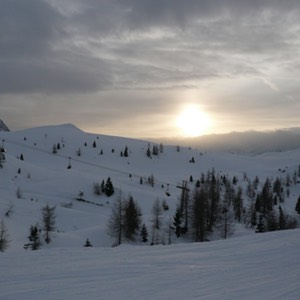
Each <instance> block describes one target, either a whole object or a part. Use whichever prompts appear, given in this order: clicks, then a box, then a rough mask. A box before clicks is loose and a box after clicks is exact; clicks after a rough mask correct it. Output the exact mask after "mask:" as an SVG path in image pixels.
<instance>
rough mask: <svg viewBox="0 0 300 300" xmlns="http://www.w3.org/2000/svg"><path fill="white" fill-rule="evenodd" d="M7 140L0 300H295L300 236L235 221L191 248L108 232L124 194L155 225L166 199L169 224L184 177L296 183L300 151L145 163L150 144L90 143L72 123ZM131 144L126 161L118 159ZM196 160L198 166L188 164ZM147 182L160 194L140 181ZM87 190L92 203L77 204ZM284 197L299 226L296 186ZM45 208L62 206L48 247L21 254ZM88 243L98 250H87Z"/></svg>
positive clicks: (166, 156)
mask: <svg viewBox="0 0 300 300" xmlns="http://www.w3.org/2000/svg"><path fill="white" fill-rule="evenodd" d="M94 142H95V144H96V145H95V147H94V145H93V144H94ZM0 143H2V146H3V147H5V149H6V153H5V156H6V161H5V162H4V163H3V168H1V169H0V220H1V219H2V220H3V221H4V222H5V226H6V228H7V231H8V234H9V240H10V241H9V247H8V249H7V250H6V251H5V252H3V253H0V278H1V280H0V291H1V294H0V299H1V300H2V299H3V300H7V299H18V300H19V299H54V300H56V299H112V300H114V299H123V300H125V299H216V300H218V299H232V300H234V299H255V300H256V299H263V300H268V299H270V300H271V299H292V300H293V299H295V300H299V299H300V283H299V278H300V250H299V249H300V229H295V230H284V231H277V232H272V233H263V234H256V233H254V230H253V229H249V228H245V226H244V225H243V224H236V230H235V233H234V235H233V236H232V237H231V238H230V239H227V240H220V239H219V238H218V237H217V236H212V237H210V240H211V241H210V242H205V243H191V242H190V241H186V240H184V239H177V238H176V236H175V235H173V236H172V244H171V245H165V246H162V245H159V246H150V245H149V243H146V244H143V243H141V242H139V241H137V242H135V243H131V244H122V245H121V246H119V247H116V248H112V247H111V246H112V244H113V240H112V239H111V238H110V237H109V236H108V235H107V222H108V219H109V216H110V214H111V210H112V205H113V203H114V200H115V199H116V198H117V197H118V194H119V193H120V192H122V193H123V194H124V195H125V196H127V195H129V194H130V195H132V196H133V198H134V200H135V201H137V202H138V204H139V206H140V208H141V211H142V218H143V223H145V224H146V225H147V226H148V227H149V228H150V227H151V218H152V216H151V209H152V206H153V203H154V201H155V200H156V199H160V200H161V201H163V200H165V201H166V202H167V204H168V205H169V210H168V211H165V212H164V213H163V220H164V226H165V227H168V224H169V223H170V220H172V217H173V216H174V212H175V209H176V205H177V204H178V199H179V197H180V193H181V189H178V186H181V185H182V182H183V180H186V181H189V178H190V176H192V177H193V178H195V179H198V178H200V174H201V173H202V172H203V173H206V172H207V171H208V170H212V169H215V170H216V172H217V173H218V174H220V175H222V174H224V175H228V176H231V178H232V177H233V176H236V177H237V178H238V179H239V184H241V185H242V187H243V188H244V189H246V182H244V181H243V178H244V177H245V174H247V176H248V177H249V178H251V179H254V177H255V176H259V177H260V179H261V182H263V181H264V179H265V178H266V177H269V178H272V179H275V178H276V177H282V178H285V176H286V175H287V174H290V176H291V177H292V175H293V173H294V172H295V171H297V170H298V167H299V165H300V149H296V150H291V151H286V152H273V153H263V154H260V155H253V156H250V155H237V154H232V153H205V152H201V150H196V149H189V148H183V147H182V148H181V149H180V151H177V147H175V146H164V150H163V153H160V154H159V155H158V156H153V157H152V158H151V159H150V158H148V157H147V156H146V150H147V148H148V147H149V143H148V142H147V141H139V140H132V139H125V138H119V137H110V136H102V135H94V134H89V133H85V132H82V131H81V130H79V129H78V128H76V127H75V126H73V125H61V126H46V127H40V128H33V129H29V130H25V131H19V132H0ZM58 144H59V145H60V147H59V148H60V149H57V153H56V154H53V153H52V152H53V145H58ZM152 145H153V144H152V143H151V145H150V147H152ZM126 146H128V149H129V156H128V157H124V156H121V155H120V153H121V152H122V151H124V149H125V147H126ZM79 149H80V152H81V155H80V156H78V151H79ZM21 157H22V159H21ZM192 157H193V158H194V159H195V163H190V160H191V158H192ZM69 164H71V168H68V165H69ZM151 175H153V176H154V178H155V185H154V186H153V187H152V186H150V185H149V184H147V183H145V182H146V181H147V178H148V177H149V176H151ZM108 177H111V179H112V182H113V184H114V187H115V191H116V192H115V194H114V195H113V196H112V197H109V198H108V197H106V196H103V195H101V196H96V195H95V194H94V193H93V184H94V183H95V182H101V181H102V180H106V179H107V178H108ZM141 178H142V179H143V181H144V184H140V180H141ZM193 184H194V183H193ZM166 191H168V192H169V195H170V196H168V195H167V194H166ZM80 193H82V195H84V196H83V197H84V199H85V200H87V202H79V201H77V200H76V198H78V195H79V194H80ZM289 193H290V195H289V197H287V198H286V199H285V202H284V203H282V204H281V205H282V207H283V209H284V211H285V212H287V213H288V214H290V215H291V216H293V217H294V218H296V219H297V220H298V222H299V215H297V213H296V212H295V204H296V200H297V198H298V197H299V195H300V184H292V185H291V186H290V187H289ZM46 204H49V205H50V206H55V207H56V224H55V226H56V231H55V232H54V233H53V234H52V242H51V243H50V244H49V245H47V244H45V243H44V244H43V245H42V247H41V249H40V250H38V251H30V250H24V248H23V246H24V244H26V243H28V235H29V228H30V226H31V225H35V224H37V223H41V209H42V208H43V207H44V206H45V205H46ZM244 205H245V206H247V203H244ZM8 210H10V216H9V217H7V216H6V213H7V211H8ZM87 238H89V239H90V240H91V242H92V244H93V247H92V248H84V247H83V244H84V242H85V241H86V239H87Z"/></svg>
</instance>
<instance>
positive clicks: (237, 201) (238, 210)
mask: <svg viewBox="0 0 300 300" xmlns="http://www.w3.org/2000/svg"><path fill="white" fill-rule="evenodd" d="M242 193H243V192H242V188H241V187H238V190H237V192H236V194H235V197H234V199H233V208H234V216H235V219H236V220H237V221H238V222H241V219H242V213H243V198H242Z"/></svg>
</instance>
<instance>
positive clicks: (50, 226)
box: [42, 204, 56, 244]
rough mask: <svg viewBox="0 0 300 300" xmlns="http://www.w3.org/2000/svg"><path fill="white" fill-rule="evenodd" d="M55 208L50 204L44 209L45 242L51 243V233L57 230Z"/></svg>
mask: <svg viewBox="0 0 300 300" xmlns="http://www.w3.org/2000/svg"><path fill="white" fill-rule="evenodd" d="M55 219H56V215H55V206H53V207H50V206H49V205H48V204H47V205H46V206H45V207H43V208H42V221H43V229H44V231H45V242H46V243H47V244H49V243H50V242H51V238H50V232H51V231H54V230H55Z"/></svg>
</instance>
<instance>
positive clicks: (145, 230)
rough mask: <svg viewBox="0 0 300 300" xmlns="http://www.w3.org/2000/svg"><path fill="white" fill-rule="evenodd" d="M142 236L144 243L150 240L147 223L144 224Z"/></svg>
mask: <svg viewBox="0 0 300 300" xmlns="http://www.w3.org/2000/svg"><path fill="white" fill-rule="evenodd" d="M141 238H142V242H143V243H147V242H148V229H147V227H146V225H145V224H143V226H142V229H141Z"/></svg>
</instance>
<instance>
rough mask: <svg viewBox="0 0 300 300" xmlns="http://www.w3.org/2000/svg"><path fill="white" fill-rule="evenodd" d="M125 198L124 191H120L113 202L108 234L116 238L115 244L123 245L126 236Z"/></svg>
mask: <svg viewBox="0 0 300 300" xmlns="http://www.w3.org/2000/svg"><path fill="white" fill-rule="evenodd" d="M123 222H124V200H123V195H122V191H120V193H119V195H118V197H117V199H116V201H115V202H114V204H113V207H112V212H111V216H110V218H109V220H108V223H107V234H108V235H109V236H111V237H112V238H114V239H115V242H114V244H113V245H114V246H118V245H121V243H122V241H123V237H124V233H123Z"/></svg>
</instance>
